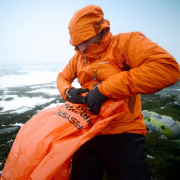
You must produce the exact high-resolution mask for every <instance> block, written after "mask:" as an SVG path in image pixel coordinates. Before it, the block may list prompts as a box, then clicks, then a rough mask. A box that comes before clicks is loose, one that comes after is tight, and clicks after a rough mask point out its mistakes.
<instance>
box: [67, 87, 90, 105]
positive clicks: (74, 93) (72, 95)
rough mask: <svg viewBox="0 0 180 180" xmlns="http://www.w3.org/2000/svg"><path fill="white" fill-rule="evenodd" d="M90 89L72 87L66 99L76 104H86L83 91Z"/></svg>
mask: <svg viewBox="0 0 180 180" xmlns="http://www.w3.org/2000/svg"><path fill="white" fill-rule="evenodd" d="M88 91H89V89H82V88H72V89H69V90H68V92H67V95H66V99H67V100H68V101H69V102H72V103H75V104H85V102H84V101H83V97H82V96H81V94H82V93H85V92H88Z"/></svg>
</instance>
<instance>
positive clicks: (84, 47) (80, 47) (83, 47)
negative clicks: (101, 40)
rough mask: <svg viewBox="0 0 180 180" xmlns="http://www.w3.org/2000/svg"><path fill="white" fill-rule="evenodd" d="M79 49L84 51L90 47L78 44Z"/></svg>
mask: <svg viewBox="0 0 180 180" xmlns="http://www.w3.org/2000/svg"><path fill="white" fill-rule="evenodd" d="M78 49H79V50H80V51H82V52H86V51H87V49H88V47H87V46H86V45H85V44H80V45H78Z"/></svg>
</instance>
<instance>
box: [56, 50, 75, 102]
mask: <svg viewBox="0 0 180 180" xmlns="http://www.w3.org/2000/svg"><path fill="white" fill-rule="evenodd" d="M76 77H77V53H76V54H75V55H74V56H73V57H72V58H71V59H70V61H69V63H68V64H67V65H66V67H65V68H64V69H63V70H62V72H59V74H58V77H57V88H58V90H59V92H60V94H61V96H62V97H63V98H64V99H65V100H66V93H65V90H66V89H69V88H73V87H72V85H71V83H72V82H73V80H74V79H75V78H76Z"/></svg>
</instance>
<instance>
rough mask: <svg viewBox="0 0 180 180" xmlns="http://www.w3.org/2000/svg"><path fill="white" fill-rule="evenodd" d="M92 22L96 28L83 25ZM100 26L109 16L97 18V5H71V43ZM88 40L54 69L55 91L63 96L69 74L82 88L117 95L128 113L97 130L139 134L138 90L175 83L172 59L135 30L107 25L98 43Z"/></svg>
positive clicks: (177, 73) (143, 91)
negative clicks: (73, 10) (83, 49)
mask: <svg viewBox="0 0 180 180" xmlns="http://www.w3.org/2000/svg"><path fill="white" fill-rule="evenodd" d="M96 22H100V23H99V28H96V30H95V28H93V27H94V26H90V28H89V29H88V25H89V24H90V23H92V24H93V23H95V24H98V23H96ZM101 26H102V27H103V28H109V21H107V20H104V19H103V12H102V10H101V9H100V7H98V6H93V5H90V6H87V7H85V8H84V9H81V10H79V11H77V12H76V13H75V14H74V16H73V18H72V19H71V21H70V24H69V32H70V36H71V44H72V45H76V44H79V43H81V42H83V39H84V40H87V39H89V38H90V37H89V36H90V35H91V37H92V36H93V35H95V34H96V33H98V32H100V31H101V30H102V27H101ZM79 27H81V28H79ZM83 27H84V29H83ZM90 32H91V33H90ZM86 35H87V36H86ZM82 38H83V39H82ZM92 46H93V47H91V48H90V51H89V52H88V53H82V52H80V51H78V50H77V52H76V53H75V55H74V56H73V57H72V58H71V59H70V61H69V63H68V64H67V65H66V67H65V68H64V69H63V71H62V72H60V73H59V74H58V78H57V87H58V90H59V92H60V94H61V95H62V97H63V98H64V99H66V94H65V89H67V88H72V85H71V83H72V82H73V80H74V79H75V78H77V79H78V82H79V83H80V85H81V87H82V88H83V89H84V88H89V90H91V89H92V88H93V87H94V85H95V84H98V89H99V91H100V92H101V93H102V94H103V95H105V96H107V97H109V98H112V99H119V100H123V101H124V103H125V105H126V107H127V109H128V110H129V118H127V117H124V118H122V117H121V118H116V119H114V120H112V121H111V123H110V124H109V125H108V127H106V128H105V129H104V130H103V131H102V132H101V134H117V133H123V132H130V133H139V134H144V135H145V134H146V127H145V124H144V120H143V115H142V114H141V100H140V94H150V93H155V92H157V91H159V90H161V89H163V88H165V87H167V86H170V85H172V84H174V83H176V82H177V81H178V80H179V77H180V70H179V65H178V63H177V62H176V60H175V59H174V58H173V57H172V56H171V55H170V54H169V53H168V52H167V51H165V50H164V49H163V48H161V47H160V46H158V45H157V44H156V43H154V42H152V41H151V40H150V39H148V38H147V37H146V36H145V35H143V34H142V33H140V32H130V33H120V34H118V35H112V33H111V32H110V31H108V32H107V33H106V34H105V36H104V37H103V38H102V40H101V43H100V44H95V45H92Z"/></svg>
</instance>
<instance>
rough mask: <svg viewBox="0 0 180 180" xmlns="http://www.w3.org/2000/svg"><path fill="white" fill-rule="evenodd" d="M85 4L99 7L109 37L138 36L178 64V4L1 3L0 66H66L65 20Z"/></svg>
mask: <svg viewBox="0 0 180 180" xmlns="http://www.w3.org/2000/svg"><path fill="white" fill-rule="evenodd" d="M89 4H96V5H99V6H101V8H102V9H103V11H104V14H105V18H106V19H108V20H110V22H111V31H112V33H113V34H117V33H120V32H131V31H141V32H142V33H144V34H145V35H146V36H147V37H148V38H150V39H151V40H152V41H154V42H156V43H158V44H159V45H160V46H162V47H163V48H164V49H165V50H167V51H168V52H170V53H171V54H172V55H173V56H174V57H175V58H176V60H177V61H178V62H179V63H180V46H179V42H180V35H179V32H180V23H179V20H180V1H178V0H126V1H124V0H123V1H122V0H112V1H110V0H84V1H83V0H75V1H74V0H67V1H60V0H51V1H50V0H26V1H23V0H16V1H13V0H0V64H42V63H47V64H50V63H55V64H57V65H58V64H59V65H60V64H66V63H67V62H68V60H69V59H70V58H71V56H72V55H73V54H74V50H73V47H71V46H70V44H69V34H68V23H69V20H70V18H71V17H72V15H73V13H74V12H75V11H76V10H77V9H80V8H82V7H84V6H86V5H89Z"/></svg>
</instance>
